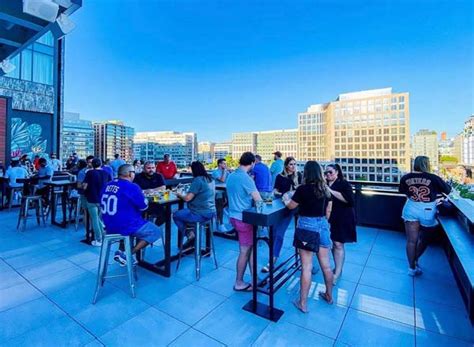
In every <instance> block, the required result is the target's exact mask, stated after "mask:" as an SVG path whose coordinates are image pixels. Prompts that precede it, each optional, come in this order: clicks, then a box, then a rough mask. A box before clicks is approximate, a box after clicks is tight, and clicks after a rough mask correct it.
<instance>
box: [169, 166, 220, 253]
mask: <svg viewBox="0 0 474 347" xmlns="http://www.w3.org/2000/svg"><path fill="white" fill-rule="evenodd" d="M191 172H192V173H193V177H194V178H193V181H192V183H191V187H190V188H189V190H188V192H187V193H186V195H182V194H180V193H177V194H176V195H177V196H178V197H179V198H181V199H183V200H184V201H185V202H187V203H188V206H187V208H183V209H181V210H178V211H176V212H175V213H173V220H174V222H175V224H176V226H177V227H178V230H179V232H180V233H181V234H182V235H184V233H185V231H186V224H187V223H197V222H200V223H202V222H206V221H208V220H210V219H212V218H213V217H214V216H215V215H216V200H215V199H216V183H215V182H214V180H213V179H212V177H211V176H209V175H208V173H207V171H206V169H205V168H204V165H203V164H202V163H201V162H199V161H194V162H193V163H192V164H191ZM187 237H188V239H187V240H186V242H185V243H184V244H183V249H187V248H189V247H190V246H192V245H193V244H194V238H195V234H194V233H193V232H190V233H189V234H188V235H187Z"/></svg>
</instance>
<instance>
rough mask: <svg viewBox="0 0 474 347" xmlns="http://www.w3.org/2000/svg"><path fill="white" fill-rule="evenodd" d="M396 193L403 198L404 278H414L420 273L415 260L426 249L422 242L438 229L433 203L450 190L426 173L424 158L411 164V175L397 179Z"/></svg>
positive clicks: (441, 181) (426, 160) (440, 181)
mask: <svg viewBox="0 0 474 347" xmlns="http://www.w3.org/2000/svg"><path fill="white" fill-rule="evenodd" d="M398 190H399V192H400V193H402V194H405V195H406V196H407V201H406V203H405V206H404V207H403V211H402V218H403V220H404V221H405V232H406V234H407V246H406V253H407V258H408V266H409V267H408V275H409V276H418V275H421V274H422V273H423V271H422V270H421V268H420V266H419V264H418V260H419V259H420V257H421V255H422V254H423V252H424V251H425V250H426V247H427V245H426V243H425V242H423V241H424V239H425V238H426V236H427V235H429V233H433V231H434V230H432V229H433V228H434V227H436V226H437V225H438V221H437V219H436V211H437V207H436V205H437V203H438V200H437V199H438V197H441V194H442V193H444V194H449V193H450V192H451V187H450V186H449V185H448V184H447V183H446V182H444V181H443V180H442V179H441V178H440V177H438V176H436V175H435V174H432V173H430V160H429V158H428V157H425V156H418V157H416V158H415V161H414V162H413V171H412V172H410V173H408V174H406V175H404V176H403V177H402V178H401V180H400V186H399V188H398ZM420 231H423V233H420ZM425 233H426V235H423V234H425Z"/></svg>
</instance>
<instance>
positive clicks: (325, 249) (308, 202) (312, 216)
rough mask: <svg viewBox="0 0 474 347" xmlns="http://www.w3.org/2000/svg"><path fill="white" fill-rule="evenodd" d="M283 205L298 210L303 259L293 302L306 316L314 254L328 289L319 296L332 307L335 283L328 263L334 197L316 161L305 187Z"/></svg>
mask: <svg viewBox="0 0 474 347" xmlns="http://www.w3.org/2000/svg"><path fill="white" fill-rule="evenodd" d="M283 202H284V203H285V205H286V207H288V208H289V209H290V210H293V209H295V208H297V207H298V208H299V211H298V214H299V218H298V225H297V227H296V230H295V236H294V241H293V245H294V246H295V247H296V248H297V249H298V251H299V254H300V258H301V280H300V298H299V300H297V301H295V302H294V305H295V306H296V307H297V308H298V309H299V310H300V311H301V312H303V313H307V312H308V303H307V301H308V294H309V289H310V287H311V270H312V268H313V261H312V258H313V254H314V253H316V254H317V257H318V261H319V266H320V267H321V270H322V272H323V276H324V284H325V285H326V291H325V292H319V296H320V297H321V298H322V299H323V300H325V301H326V302H327V303H329V304H332V303H333V300H332V288H333V282H334V279H333V273H332V270H331V262H330V260H329V250H330V249H331V246H332V243H331V238H330V234H329V222H328V219H329V216H330V215H331V208H332V201H331V193H330V192H329V189H328V186H327V184H326V181H325V180H324V177H323V170H322V169H321V166H320V165H319V164H318V163H317V162H316V161H311V160H310V161H308V162H307V163H306V165H305V166H304V172H303V184H302V185H300V186H299V187H298V188H296V191H295V193H294V194H293V196H292V197H289V195H288V193H287V194H286V195H284V196H283ZM318 240H319V242H318Z"/></svg>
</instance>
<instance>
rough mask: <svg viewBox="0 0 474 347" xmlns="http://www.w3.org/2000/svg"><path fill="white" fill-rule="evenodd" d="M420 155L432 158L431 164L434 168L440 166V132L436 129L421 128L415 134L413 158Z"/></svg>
mask: <svg viewBox="0 0 474 347" xmlns="http://www.w3.org/2000/svg"><path fill="white" fill-rule="evenodd" d="M419 155H424V156H427V157H428V158H430V164H431V168H432V169H433V170H437V169H438V168H439V160H438V156H439V155H438V134H437V133H436V131H431V130H427V129H421V130H419V131H418V132H417V133H416V134H415V135H413V141H412V159H415V158H416V157H417V156H419Z"/></svg>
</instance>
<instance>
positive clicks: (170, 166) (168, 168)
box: [156, 154, 178, 180]
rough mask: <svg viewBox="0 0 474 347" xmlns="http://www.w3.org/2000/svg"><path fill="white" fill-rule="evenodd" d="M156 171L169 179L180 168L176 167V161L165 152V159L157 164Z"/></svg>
mask: <svg viewBox="0 0 474 347" xmlns="http://www.w3.org/2000/svg"><path fill="white" fill-rule="evenodd" d="M156 172H159V173H160V174H162V175H163V177H164V178H165V180H169V179H172V178H173V177H174V176H175V175H176V174H177V173H178V169H177V168H176V164H175V163H174V161H172V160H170V155H169V154H165V155H164V156H163V161H160V162H159V163H158V165H156Z"/></svg>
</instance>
